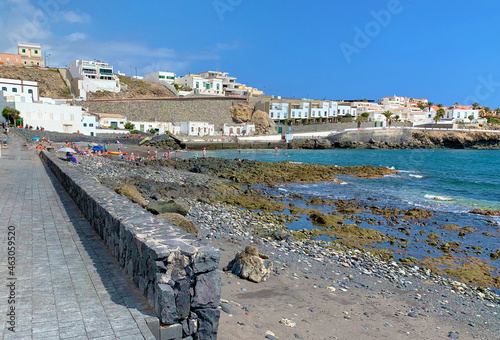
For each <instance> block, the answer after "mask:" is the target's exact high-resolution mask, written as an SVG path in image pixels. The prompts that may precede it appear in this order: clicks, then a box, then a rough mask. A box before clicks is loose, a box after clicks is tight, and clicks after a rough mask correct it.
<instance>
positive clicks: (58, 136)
mask: <svg viewBox="0 0 500 340" xmlns="http://www.w3.org/2000/svg"><path fill="white" fill-rule="evenodd" d="M16 132H17V133H18V134H19V135H20V136H23V137H24V138H26V140H27V141H30V140H32V138H33V137H40V138H42V137H45V138H47V139H48V140H50V141H52V142H64V141H65V140H66V139H67V140H68V142H75V143H98V144H104V143H106V142H107V141H109V142H110V143H116V141H117V140H119V141H120V143H121V144H128V145H137V144H139V142H140V141H141V140H142V139H143V138H144V137H146V136H150V137H152V135H148V134H145V133H142V136H141V137H142V138H141V139H139V138H121V137H124V136H125V134H115V133H110V134H99V135H98V136H86V135H82V134H75V133H60V132H53V131H36V130H23V131H20V130H17V131H16ZM82 146H84V147H85V144H83V145H82Z"/></svg>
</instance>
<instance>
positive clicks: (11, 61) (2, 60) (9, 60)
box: [0, 53, 22, 66]
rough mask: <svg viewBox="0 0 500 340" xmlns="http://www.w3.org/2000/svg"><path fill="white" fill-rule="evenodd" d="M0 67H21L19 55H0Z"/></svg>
mask: <svg viewBox="0 0 500 340" xmlns="http://www.w3.org/2000/svg"><path fill="white" fill-rule="evenodd" d="M0 65H15V66H21V65H22V64H21V55H20V54H8V53H0Z"/></svg>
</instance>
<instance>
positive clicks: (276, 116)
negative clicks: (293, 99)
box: [269, 103, 290, 120]
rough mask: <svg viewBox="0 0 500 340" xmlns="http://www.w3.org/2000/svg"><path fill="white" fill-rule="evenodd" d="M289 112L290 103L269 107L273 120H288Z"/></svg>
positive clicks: (273, 104) (272, 104)
mask: <svg viewBox="0 0 500 340" xmlns="http://www.w3.org/2000/svg"><path fill="white" fill-rule="evenodd" d="M289 110H290V104H289V103H271V104H270V107H269V117H271V119H273V120H284V119H288V114H289Z"/></svg>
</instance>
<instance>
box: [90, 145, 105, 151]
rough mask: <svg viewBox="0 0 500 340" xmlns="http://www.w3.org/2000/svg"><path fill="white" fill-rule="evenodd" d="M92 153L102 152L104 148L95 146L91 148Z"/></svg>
mask: <svg viewBox="0 0 500 340" xmlns="http://www.w3.org/2000/svg"><path fill="white" fill-rule="evenodd" d="M92 150H93V151H104V148H103V147H102V146H100V145H95V146H93V147H92Z"/></svg>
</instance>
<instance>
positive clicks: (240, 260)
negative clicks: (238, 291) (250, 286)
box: [227, 246, 273, 283]
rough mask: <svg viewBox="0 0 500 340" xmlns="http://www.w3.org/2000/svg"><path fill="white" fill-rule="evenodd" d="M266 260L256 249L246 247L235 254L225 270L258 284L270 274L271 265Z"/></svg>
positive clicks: (266, 257)
mask: <svg viewBox="0 0 500 340" xmlns="http://www.w3.org/2000/svg"><path fill="white" fill-rule="evenodd" d="M268 259H269V256H267V255H264V254H260V253H259V251H258V250H257V248H256V247H254V246H247V247H246V248H245V250H244V251H242V252H241V253H238V254H236V257H235V258H234V259H233V260H232V261H231V262H230V263H229V264H228V266H227V269H228V270H230V271H232V272H233V274H235V275H237V276H239V277H241V278H243V279H248V280H249V281H252V282H256V283H259V282H261V281H265V280H266V279H267V278H268V277H269V275H270V274H271V272H272V269H273V263H272V262H271V261H269V260H268Z"/></svg>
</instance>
